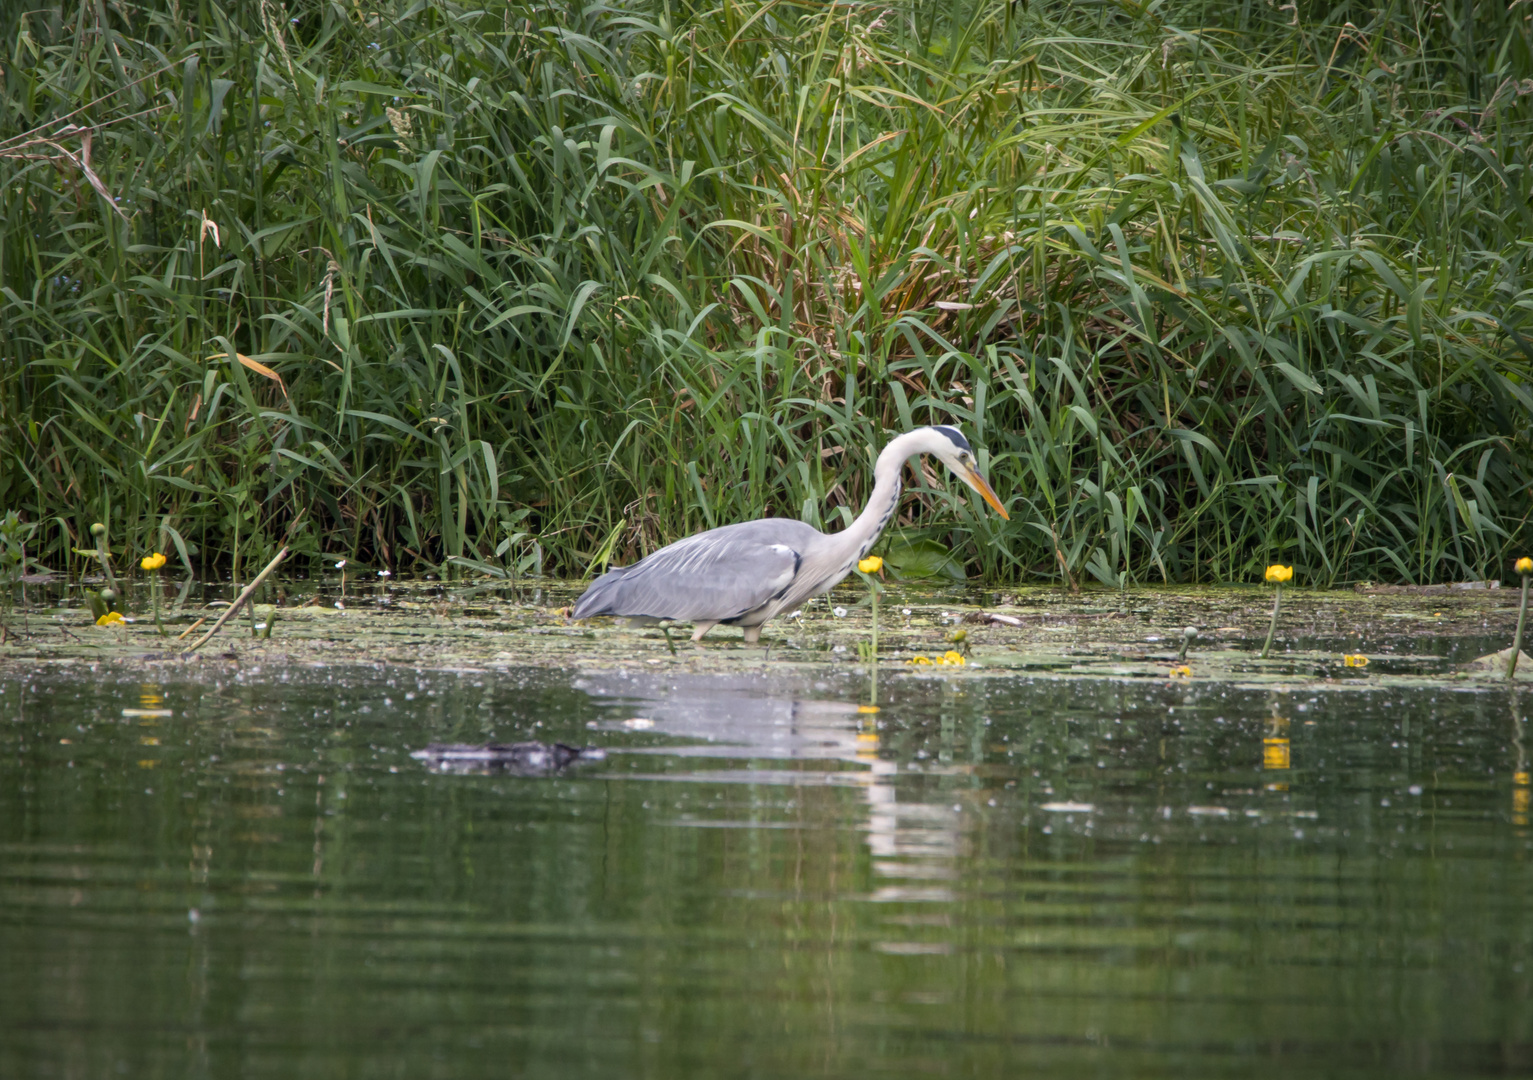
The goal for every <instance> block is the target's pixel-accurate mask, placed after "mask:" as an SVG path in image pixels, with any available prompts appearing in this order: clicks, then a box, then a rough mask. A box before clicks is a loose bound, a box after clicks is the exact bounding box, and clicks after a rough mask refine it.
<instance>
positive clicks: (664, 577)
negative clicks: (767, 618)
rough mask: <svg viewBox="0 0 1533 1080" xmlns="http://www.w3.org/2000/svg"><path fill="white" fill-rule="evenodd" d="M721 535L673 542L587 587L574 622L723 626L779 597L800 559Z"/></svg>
mask: <svg viewBox="0 0 1533 1080" xmlns="http://www.w3.org/2000/svg"><path fill="white" fill-rule="evenodd" d="M723 531H724V530H716V531H714V532H710V533H702V534H700V535H698V536H691V537H688V538H687V539H685V540H678V541H677V542H676V543H674V544H671V545H670V546H669V547H664V548H661V549H660V550H659V551H657V552H655V553H654V554H652V555H650V556H648V557H646V558H644V559H641V560H640V561H639V562H636V563H634V564H633V565H632V566H625V567H622V568H621V569H617V570H612V571H610V572H608V573H606V574H603V575H602V576H601V577H599V578H597V579H596V580H595V581H593V582H592V583H591V587H590V588H588V589H587V590H586V591H585V595H584V596H582V597H581V598H580V599H579V601H577V602H576V604H575V611H574V617H575V618H577V619H584V618H588V617H590V616H592V615H626V616H630V617H642V618H651V619H676V620H678V621H682V622H705V621H708V622H728V621H729V620H731V619H737V618H739V617H740V616H742V615H745V614H746V613H747V612H751V611H754V610H756V609H757V608H759V607H761V606H762V605H763V604H766V603H769V602H770V601H772V600H774V599H777V598H779V597H781V596H782V595H783V594H784V593H785V592H786V591H787V589H788V586H789V585H791V584H792V582H793V579H794V576H795V575H796V574H797V573H798V567H799V562H800V560H801V556H800V554H799V552H798V551H797V550H795V549H794V548H792V547H789V546H788V545H787V544H781V543H763V542H762V541H760V540H753V539H750V538H749V537H747V536H741V535H734V536H731V535H727V534H726V535H724V536H720V535H718V534H719V532H723Z"/></svg>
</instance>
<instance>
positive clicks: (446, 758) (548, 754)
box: [410, 742, 607, 776]
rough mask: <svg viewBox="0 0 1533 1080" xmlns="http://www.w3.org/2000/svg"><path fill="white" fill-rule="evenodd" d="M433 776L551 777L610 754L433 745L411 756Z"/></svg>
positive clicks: (591, 749)
mask: <svg viewBox="0 0 1533 1080" xmlns="http://www.w3.org/2000/svg"><path fill="white" fill-rule="evenodd" d="M410 756H411V757H413V758H415V759H416V760H417V761H424V762H425V763H426V768H428V769H430V770H431V771H432V772H434V773H466V774H474V775H481V776H487V775H490V774H506V775H510V776H548V775H549V774H551V773H556V772H558V771H559V770H561V769H563V768H565V767H567V766H569V765H572V764H574V763H575V762H577V761H602V760H604V759H605V758H606V756H607V752H606V751H605V750H602V749H600V748H598V747H595V746H587V747H583V748H582V747H575V746H566V745H565V744H564V743H554V744H553V745H552V746H549V745H547V744H545V743H540V742H518V743H478V744H475V743H430V744H429V745H427V747H426V748H425V749H424V750H417V751H415V752H414V753H413V754H411V755H410Z"/></svg>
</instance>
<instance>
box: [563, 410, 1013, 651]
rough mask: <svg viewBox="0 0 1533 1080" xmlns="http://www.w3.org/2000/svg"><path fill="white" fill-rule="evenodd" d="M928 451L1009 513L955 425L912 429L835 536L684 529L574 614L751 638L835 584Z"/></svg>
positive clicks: (617, 574)
mask: <svg viewBox="0 0 1533 1080" xmlns="http://www.w3.org/2000/svg"><path fill="white" fill-rule="evenodd" d="M918 454H931V455H933V456H935V457H937V458H939V459H941V460H942V462H943V463H944V464H946V465H947V466H948V468H950V469H952V470H953V472H954V473H955V474H956V475H957V476H958V477H959V478H960V479H961V480H963V481H964V483H966V484H968V485H969V486H970V487H972V488H973V489H974V490H975V491H977V492H979V494H980V495H981V496H982V497H983V498H984V499H985V501H986V502H988V503H989V504H990V505H991V506H992V507H994V508H995V510H996V511H997V512H998V513H999V514H1000V515H1001V516H1002V517H1009V516H1010V515H1008V514H1007V513H1006V510H1005V509H1004V508H1003V507H1002V506H1001V503H1000V501H999V500H998V499H997V498H996V497H995V493H994V492H993V491H991V490H990V485H989V484H987V483H986V482H985V479H984V477H982V476H981V475H980V474H979V471H978V469H977V468H976V466H975V461H974V451H973V449H972V448H971V447H970V446H969V443H968V441H967V440H966V439H965V438H964V437H963V434H962V433H961V432H960V431H959V430H958V429H957V428H955V427H949V426H947V425H940V426H935V427H923V428H917V429H915V430H914V431H907V432H906V433H905V434H903V435H900V436H899V437H897V438H895V439H893V440H891V441H890V443H889V445H888V446H886V447H884V450H883V453H881V454H879V455H878V461H877V462H876V463H875V464H874V466H873V494H872V495H871V496H870V497H869V498H868V504H867V506H865V507H864V508H863V510H862V513H861V514H859V515H858V516H857V518H856V519H855V520H854V521H853V522H852V523H851V524H850V525H848V526H847V527H846V528H845V529H843V530H841V531H840V532H838V533H829V534H827V533H822V532H821V531H820V530H819V529H816V528H815V527H814V526H812V525H806V524H805V523H804V522H802V521H795V520H793V519H792V518H762V519H761V520H759V521H745V522H741V523H740V524H738V525H725V526H723V527H721V528H717V529H709V530H708V531H707V532H702V533H698V534H696V535H695V536H689V537H687V538H685V539H683V540H678V541H676V542H675V543H674V544H670V545H667V546H666V547H663V548H661V549H660V550H659V551H656V552H653V553H651V554H650V555H647V556H645V557H644V558H643V559H640V560H639V561H638V562H636V563H634V564H633V565H632V566H624V567H619V568H617V569H615V570H610V571H608V572H607V573H605V574H603V575H602V576H601V577H599V578H597V579H596V580H595V581H593V582H592V583H591V586H590V588H588V589H586V591H585V594H584V595H582V596H581V598H580V599H579V600H578V601H576V603H575V610H574V612H573V615H574V617H575V618H577V619H585V618H590V617H592V616H596V615H617V616H623V617H626V618H629V619H633V620H635V621H644V622H658V621H662V620H672V621H675V622H690V623H692V624H693V625H694V627H695V630H694V632H693V634H692V640H693V641H697V640H699V639H700V638H701V637H702V636H703V635H704V634H706V633H707V632H708V631H709V630H711V629H713V628H714V627H715V626H717V625H719V624H720V623H723V624H725V625H727V626H739V627H742V628H743V629H744V631H745V640H746V641H747V642H755V641H757V640H758V639H759V638H760V637H761V627H762V624H764V623H765V622H766V621H767V620H768V619H771V618H772V617H773V616H775V615H777V614H779V613H781V612H784V611H793V610H794V609H796V608H797V607H799V606H800V605H802V604H803V602H804V601H805V600H807V599H809V598H810V597H811V596H817V595H819V594H820V593H824V592H828V591H830V589H831V588H833V587H834V586H835V585H836V584H837V583H839V582H840V581H841V580H842V579H843V578H845V577H846V575H847V574H849V573H851V572H852V567H854V566H856V565H857V561H858V560H859V559H861V558H862V557H863V556H865V555H867V553H868V551H869V550H871V549H872V547H873V544H874V543H875V542H876V541H877V540H878V535H879V533H881V532H882V531H883V529H884V526H885V525H886V524H888V522H889V519H890V518H891V517H893V516H894V511H895V508H896V507H897V506H898V505H899V501H900V491H901V488H900V470H901V469H902V468H903V467H904V464H905V461H906V460H907V459H908V458H911V457H915V456H916V455H918Z"/></svg>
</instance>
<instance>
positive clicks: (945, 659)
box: [940, 649, 964, 667]
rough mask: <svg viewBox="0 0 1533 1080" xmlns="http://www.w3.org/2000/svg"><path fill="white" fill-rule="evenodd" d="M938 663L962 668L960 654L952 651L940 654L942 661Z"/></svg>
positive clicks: (962, 660) (962, 661)
mask: <svg viewBox="0 0 1533 1080" xmlns="http://www.w3.org/2000/svg"><path fill="white" fill-rule="evenodd" d="M940 662H941V663H944V664H957V665H958V666H959V667H962V666H963V663H964V659H963V655H962V654H961V653H957V652H954V651H953V650H952V649H949V650H948V651H947V652H945V653H943V654H942V660H941V661H940Z"/></svg>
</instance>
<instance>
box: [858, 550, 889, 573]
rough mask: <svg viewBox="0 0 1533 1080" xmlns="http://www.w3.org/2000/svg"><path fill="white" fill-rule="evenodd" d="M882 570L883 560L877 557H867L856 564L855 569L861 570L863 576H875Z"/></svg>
mask: <svg viewBox="0 0 1533 1080" xmlns="http://www.w3.org/2000/svg"><path fill="white" fill-rule="evenodd" d="M883 568H884V560H882V559H880V558H879V557H878V556H877V555H869V556H868V557H867V558H866V559H863V560H861V561H860V562H858V564H857V569H859V570H861V571H862V572H863V573H864V574H876V573H878V572H879V571H880V570H882V569H883Z"/></svg>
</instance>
